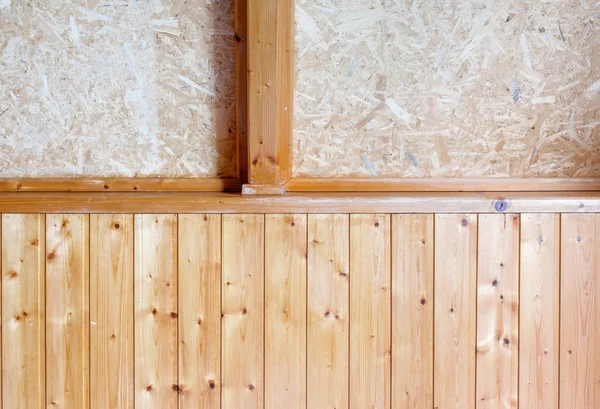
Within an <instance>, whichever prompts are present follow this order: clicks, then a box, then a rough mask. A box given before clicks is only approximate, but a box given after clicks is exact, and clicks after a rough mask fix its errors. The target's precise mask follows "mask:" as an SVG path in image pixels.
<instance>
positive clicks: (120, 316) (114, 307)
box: [90, 214, 134, 409]
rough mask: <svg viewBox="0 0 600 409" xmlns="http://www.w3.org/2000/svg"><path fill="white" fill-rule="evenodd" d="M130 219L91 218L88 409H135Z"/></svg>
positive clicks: (130, 216)
mask: <svg viewBox="0 0 600 409" xmlns="http://www.w3.org/2000/svg"><path fill="white" fill-rule="evenodd" d="M133 382H134V381H133V216H132V215H126V214H114V215H111V214H92V215H90V385H92V387H91V388H90V407H91V409H133Z"/></svg>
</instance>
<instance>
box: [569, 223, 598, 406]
mask: <svg viewBox="0 0 600 409" xmlns="http://www.w3.org/2000/svg"><path fill="white" fill-rule="evenodd" d="M560 292H561V315H560V316H561V318H560V408H561V409H581V408H590V409H591V408H599V407H600V214H563V215H562V223H561V287H560Z"/></svg>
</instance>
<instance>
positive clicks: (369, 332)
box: [350, 214, 392, 409]
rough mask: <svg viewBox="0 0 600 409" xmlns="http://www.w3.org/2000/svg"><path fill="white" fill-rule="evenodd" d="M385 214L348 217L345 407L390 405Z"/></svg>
mask: <svg viewBox="0 0 600 409" xmlns="http://www.w3.org/2000/svg"><path fill="white" fill-rule="evenodd" d="M390 234H391V232H390V216H389V215H383V214H363V215H351V216H350V300H351V302H350V408H353V409H362V408H377V409H380V408H381V409H384V408H390V399H391V309H392V305H391V304H392V300H391V267H390V260H391V249H390V240H391V239H390Z"/></svg>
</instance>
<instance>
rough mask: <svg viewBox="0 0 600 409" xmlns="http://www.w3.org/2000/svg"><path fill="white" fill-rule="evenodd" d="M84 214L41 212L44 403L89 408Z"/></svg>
mask: <svg viewBox="0 0 600 409" xmlns="http://www.w3.org/2000/svg"><path fill="white" fill-rule="evenodd" d="M89 284H90V283H89V216H88V215H81V214H74V215H67V214H64V215H61V214H53V215H47V216H46V294H47V296H46V314H47V316H46V377H47V378H46V406H47V407H49V408H53V407H57V408H65V409H85V408H89V400H90V395H89V360H90V355H89V353H90V351H89V322H90V319H89V303H90V298H89Z"/></svg>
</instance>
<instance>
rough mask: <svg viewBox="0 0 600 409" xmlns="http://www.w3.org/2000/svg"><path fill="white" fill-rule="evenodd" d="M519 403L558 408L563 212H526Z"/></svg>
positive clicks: (533, 407) (539, 408) (533, 408)
mask: <svg viewBox="0 0 600 409" xmlns="http://www.w3.org/2000/svg"><path fill="white" fill-rule="evenodd" d="M520 259H521V274H520V275H521V279H520V281H521V290H520V291H521V298H520V323H519V324H520V331H519V334H520V338H521V339H520V342H519V355H520V357H519V368H520V371H519V406H520V407H521V408H530V409H558V352H559V351H558V329H559V325H558V318H559V311H560V308H559V307H560V306H559V302H558V301H559V299H560V298H559V290H560V282H559V279H560V276H559V272H560V216H559V215H557V214H551V213H550V214H523V215H521V258H520Z"/></svg>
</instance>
